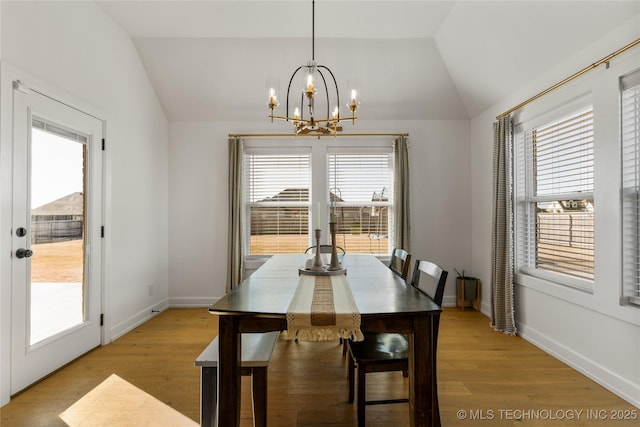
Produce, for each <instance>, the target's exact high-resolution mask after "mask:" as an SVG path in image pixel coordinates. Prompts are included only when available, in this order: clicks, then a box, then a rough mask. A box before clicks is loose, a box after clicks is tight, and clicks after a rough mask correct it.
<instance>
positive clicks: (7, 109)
mask: <svg viewBox="0 0 640 427" xmlns="http://www.w3.org/2000/svg"><path fill="white" fill-rule="evenodd" d="M14 80H20V81H28V82H29V86H30V87H31V88H32V89H35V90H37V91H38V92H41V93H46V94H47V95H48V96H50V97H51V98H54V99H56V100H58V101H60V102H62V103H64V104H67V105H73V106H74V107H75V108H77V109H79V110H81V111H84V112H85V113H87V114H89V115H91V116H93V117H95V118H97V119H99V120H101V121H102V123H103V125H102V134H103V138H106V123H107V121H108V118H107V115H106V114H105V113H104V112H103V111H101V110H99V109H97V108H96V107H95V106H92V105H89V104H87V103H86V102H85V101H83V100H81V99H78V98H75V97H74V96H72V95H70V94H68V93H65V92H64V91H61V90H59V89H58V88H56V87H54V86H52V85H50V84H48V83H46V82H44V81H42V80H41V79H39V78H38V77H35V76H33V75H31V74H29V73H26V72H24V71H22V70H20V69H19V68H17V67H15V66H13V65H12V64H8V63H7V62H6V61H0V253H6V254H9V253H10V252H11V247H12V238H11V237H10V234H11V225H12V207H11V200H12V188H13V182H12V169H11V164H12V159H13V153H12V132H13V130H12V126H13V125H12V123H13V108H12V99H13V94H12V91H13V87H12V82H13V81H14ZM108 163H109V162H108V161H107V156H106V155H104V154H103V155H102V187H103V188H102V209H103V212H102V219H103V224H104V225H105V226H106V227H107V228H108V226H109V221H110V218H109V215H108V204H107V203H108V202H109V200H110V197H109V196H108V193H107V191H110V185H109V184H108V181H107V179H108V177H109V175H110V174H109V173H108V169H107V166H108ZM101 245H102V272H101V280H100V282H101V298H100V299H101V305H102V306H101V312H102V313H104V315H105V322H104V327H103V328H102V331H101V337H100V343H101V345H105V344H106V343H108V342H110V340H111V338H110V336H109V333H108V331H109V330H110V328H109V327H108V325H109V316H108V304H107V295H108V292H107V289H106V286H105V283H106V265H107V260H108V250H109V246H110V245H109V244H108V243H107V239H101ZM11 263H12V259H11V257H9V256H6V257H0V344H1V345H0V406H2V405H5V404H6V403H8V402H9V400H10V395H11V391H10V387H11V352H12V346H11V317H12V307H11V284H12V281H11Z"/></svg>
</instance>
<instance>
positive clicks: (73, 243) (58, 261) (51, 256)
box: [31, 240, 83, 283]
mask: <svg viewBox="0 0 640 427" xmlns="http://www.w3.org/2000/svg"><path fill="white" fill-rule="evenodd" d="M31 249H32V250H33V256H32V257H31V281H32V282H44V283H48V282H51V283H59V282H82V275H83V268H82V266H83V263H82V259H83V256H82V253H83V249H82V240H68V241H64V242H56V243H39V244H36V245H32V246H31Z"/></svg>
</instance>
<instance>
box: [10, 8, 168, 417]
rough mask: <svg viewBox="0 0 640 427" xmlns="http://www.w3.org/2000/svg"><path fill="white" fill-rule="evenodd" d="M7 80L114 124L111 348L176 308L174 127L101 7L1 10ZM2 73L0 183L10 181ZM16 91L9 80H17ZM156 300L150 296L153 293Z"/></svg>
mask: <svg viewBox="0 0 640 427" xmlns="http://www.w3.org/2000/svg"><path fill="white" fill-rule="evenodd" d="M0 10H1V17H2V23H1V29H2V33H0V40H1V41H2V45H1V52H2V64H3V73H4V71H5V70H6V69H7V67H10V68H11V69H12V70H15V72H13V71H12V73H13V74H14V75H17V76H22V78H23V79H24V80H25V82H27V83H28V82H29V80H30V79H37V80H39V81H41V82H43V84H44V86H45V88H50V89H51V91H53V92H55V93H56V94H64V95H63V96H64V97H65V98H67V99H75V100H78V102H79V103H81V104H83V105H82V106H88V107H89V108H90V109H93V110H94V111H98V112H99V114H100V115H101V116H102V117H101V118H103V119H105V120H106V138H107V161H106V172H105V226H106V236H105V267H106V269H105V271H104V277H105V281H104V283H103V288H104V295H105V298H103V307H104V309H105V310H104V312H105V323H106V328H105V332H104V335H105V339H106V341H107V342H108V341H109V340H111V339H113V338H114V337H118V336H119V335H121V334H122V333H124V332H126V331H127V330H129V329H131V328H133V327H135V326H136V325H137V324H139V323H141V322H143V321H144V320H146V319H148V318H150V317H151V315H152V314H151V309H152V308H160V307H164V306H166V304H167V301H168V281H167V278H168V256H167V247H168V160H167V156H168V123H167V120H166V117H165V115H164V113H163V111H162V109H161V107H160V104H159V102H158V99H157V97H156V95H155V92H154V90H153V88H152V87H151V84H150V82H149V79H148V77H147V74H146V72H145V70H144V68H143V66H142V64H141V61H140V59H139V57H138V54H137V51H136V49H135V47H134V45H133V43H132V41H131V39H130V37H129V36H128V35H127V34H126V33H125V32H124V31H123V30H122V29H121V28H120V27H118V26H116V25H115V24H114V23H113V21H112V20H111V19H110V18H109V17H107V16H106V15H105V14H104V13H103V12H102V10H101V9H100V8H99V7H98V6H96V5H95V3H93V2H5V1H3V2H0ZM5 77H7V76H5V75H4V74H3V82H4V85H3V86H2V92H1V93H0V99H1V101H2V110H1V113H2V118H3V122H2V126H3V129H2V132H3V133H2V141H1V145H0V161H1V163H0V165H1V167H2V168H1V170H0V174H1V176H2V181H3V182H7V179H10V170H8V167H7V166H8V165H10V161H8V159H7V158H6V155H5V156H4V158H3V154H4V153H6V152H7V147H8V146H7V144H10V143H11V141H10V137H9V138H7V137H6V135H7V129H6V128H7V124H8V123H10V118H7V113H8V112H7V108H6V106H7V105H9V108H8V110H10V105H11V104H10V102H11V101H10V100H11V88H10V86H7V78H5ZM9 84H10V80H9ZM7 120H9V121H7ZM0 191H1V194H0V196H1V200H0V228H1V230H2V232H1V233H0V236H1V237H0V248H2V249H3V253H8V252H7V248H9V247H10V246H9V245H10V243H9V242H8V236H9V235H10V233H9V230H10V227H11V224H10V221H8V218H10V215H8V214H10V212H11V211H10V206H9V203H10V197H11V194H10V192H9V191H7V187H6V186H4V185H3V187H2V188H1V189H0ZM8 262H9V261H8V257H3V258H2V260H1V261H0V263H1V265H0V271H1V272H2V273H0V274H1V276H0V306H1V308H2V323H1V325H2V329H1V330H0V341H1V343H2V346H1V347H2V353H1V356H0V365H1V366H0V403H1V404H4V403H6V402H7V401H8V398H9V385H8V384H9V376H8V374H9V359H8V358H7V357H5V356H6V355H7V354H10V353H8V350H7V349H9V348H10V345H11V342H10V336H9V331H10V328H9V326H8V324H7V319H10V312H11V306H10V298H9V295H10V294H9V292H10V285H11V283H10V276H8V275H7V274H6V272H8V271H9V270H10V265H9V263H8ZM150 284H151V285H153V288H154V294H153V296H149V285H150Z"/></svg>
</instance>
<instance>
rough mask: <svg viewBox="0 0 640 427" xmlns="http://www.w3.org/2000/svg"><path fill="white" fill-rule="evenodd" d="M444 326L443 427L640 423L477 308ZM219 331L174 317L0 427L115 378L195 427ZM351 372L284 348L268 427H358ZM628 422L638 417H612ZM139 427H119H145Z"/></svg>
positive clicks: (379, 385)
mask: <svg viewBox="0 0 640 427" xmlns="http://www.w3.org/2000/svg"><path fill="white" fill-rule="evenodd" d="M440 328H441V329H440V341H439V350H438V383H439V397H440V412H441V417H442V425H443V426H445V427H448V426H467V427H472V426H536V427H537V426H572V427H573V426H576V427H577V426H589V427H591V426H593V427H596V426H597V427H606V426H621V427H622V426H625V427H626V426H634V427H637V426H638V424H639V421H638V419H639V418H640V410H639V409H638V408H635V407H633V406H631V405H629V404H628V403H626V402H625V401H623V400H622V399H620V398H618V397H616V396H615V395H613V394H612V393H610V392H608V391H607V390H605V389H604V388H603V387H601V386H599V385H597V384H596V383H594V382H593V381H591V380H589V379H587V378H586V377H584V376H583V375H581V374H579V373H578V372H576V371H575V370H573V369H571V368H569V367H567V366H566V365H564V364H563V363H561V362H559V361H558V360H556V359H554V358H553V357H551V356H549V355H547V354H545V353H544V352H542V351H540V350H538V349H537V348H536V347H534V346H533V345H531V344H529V343H527V342H526V341H524V340H523V339H521V338H519V337H511V336H506V335H503V334H500V333H497V332H494V331H493V330H492V329H491V328H490V327H489V325H488V319H487V318H486V317H484V316H483V315H482V314H480V313H478V312H476V311H473V310H466V311H464V312H462V311H459V310H457V309H453V308H451V309H445V311H444V313H443V316H442V321H441V326H440ZM216 332H217V318H216V317H215V316H213V315H210V314H208V312H207V311H206V309H170V310H167V311H165V312H163V313H161V314H159V315H158V316H157V317H155V318H154V319H152V320H151V321H149V322H147V323H145V324H144V325H142V326H140V327H139V328H137V329H135V330H134V331H132V332H130V333H129V334H127V335H125V336H123V337H122V338H120V339H118V340H116V341H115V342H113V343H111V344H109V345H107V346H105V347H101V348H98V349H96V350H94V351H92V352H90V353H89V354H87V355H85V356H83V357H82V358H80V359H78V360H77V361H75V362H73V363H72V364H70V365H69V366H67V367H65V368H64V369H62V370H60V371H58V372H56V373H55V374H54V375H52V376H50V377H49V378H47V379H45V380H43V381H41V382H40V383H39V384H37V385H36V386H34V387H32V388H30V389H28V390H27V391H25V392H23V393H21V394H20V395H18V396H16V397H14V398H13V399H12V400H11V402H10V403H9V404H8V405H6V406H4V407H3V408H1V409H0V425H2V427H14V426H25V427H26V426H28V427H35V426H46V427H52V426H64V425H65V423H64V422H63V421H62V420H61V419H60V418H59V415H60V414H61V413H62V412H63V411H65V410H66V409H67V408H69V407H70V406H71V405H73V404H74V403H75V402H76V401H77V400H79V399H80V398H82V397H83V396H84V395H85V394H86V393H88V392H89V391H91V390H92V389H94V388H95V387H96V386H98V385H99V384H101V383H102V382H103V381H104V380H105V379H107V378H108V377H110V376H111V375H112V374H116V375H118V376H119V377H120V378H122V379H124V380H125V381H127V382H129V383H130V384H132V385H133V386H135V387H137V388H139V389H141V390H143V391H144V392H146V393H148V394H150V395H152V396H154V397H155V398H157V399H158V400H160V401H161V402H164V403H165V404H166V405H168V406H169V407H171V408H173V409H175V410H177V411H178V412H180V413H182V414H184V415H186V416H187V417H189V418H191V419H192V420H195V421H197V420H199V370H198V368H196V367H195V366H194V365H193V361H194V359H195V358H196V357H197V356H198V354H200V352H201V351H202V349H204V347H205V346H206V345H207V344H208V343H209V342H210V340H211V339H212V338H213V337H214V336H215V334H216ZM345 369H346V361H345V359H343V358H342V357H341V347H340V345H339V344H338V343H337V342H327V343H309V342H298V343H295V342H288V341H282V340H281V341H280V342H279V343H278V345H277V346H276V349H275V351H274V355H273V358H272V362H271V364H270V366H269V396H268V398H269V404H268V410H269V414H268V416H269V425H270V426H283V427H288V426H297V427H303V426H304V427H311V426H354V425H355V419H356V417H355V408H354V407H353V405H349V404H348V403H347V388H346V386H347V384H346V370H345ZM369 378H370V379H369V380H368V381H369V383H368V385H369V386H370V387H369V388H368V389H369V390H370V392H371V394H370V397H371V398H373V397H374V396H373V394H378V395H381V394H383V393H384V394H385V396H388V395H390V394H394V393H395V394H396V395H401V394H403V393H404V391H403V388H404V387H406V379H404V378H402V375H401V374H399V373H394V374H373V376H370V377H369ZM242 385H243V406H242V426H243V427H244V426H251V425H252V422H251V413H250V395H249V390H248V389H249V383H248V378H243V382H242ZM102 404H109V402H106V401H105V402H103V403H102ZM625 411H626V412H625ZM618 414H619V415H622V416H624V415H628V416H629V417H633V416H634V414H635V418H636V419H635V420H626V421H624V420H622V421H619V420H612V417H613V416H615V415H618ZM605 417H606V419H605ZM97 421H98V420H96V422H97ZM129 421H130V424H126V423H125V424H118V425H132V426H137V425H142V424H140V423H139V422H137V421H136V420H134V419H130V420H129ZM367 421H368V423H367V425H370V426H403V425H408V409H407V406H406V404H397V405H382V406H369V407H367ZM96 425H99V424H98V423H96ZM103 425H105V424H103Z"/></svg>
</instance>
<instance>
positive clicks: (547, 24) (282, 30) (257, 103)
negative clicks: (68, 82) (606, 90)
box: [98, 0, 640, 121]
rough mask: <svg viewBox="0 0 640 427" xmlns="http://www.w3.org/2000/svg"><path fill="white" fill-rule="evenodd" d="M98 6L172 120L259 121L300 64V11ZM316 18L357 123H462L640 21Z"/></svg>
mask: <svg viewBox="0 0 640 427" xmlns="http://www.w3.org/2000/svg"><path fill="white" fill-rule="evenodd" d="M98 3H99V4H100V6H101V7H102V8H103V9H104V11H105V12H106V13H107V14H109V15H110V16H111V17H112V18H113V20H114V21H116V22H117V23H118V24H120V25H121V26H122V27H123V28H124V29H125V30H126V31H127V32H128V33H129V34H130V35H131V37H132V38H133V40H134V43H135V45H136V47H137V49H138V52H139V53H140V57H141V59H142V62H143V64H144V66H145V67H146V69H147V72H148V74H149V77H150V79H151V82H152V84H153V85H154V87H155V89H156V92H157V93H158V96H159V98H160V101H161V103H162V105H163V108H164V109H165V112H166V114H167V116H168V118H169V120H172V121H173V120H231V121H234V120H252V121H259V120H264V119H265V118H266V115H267V109H266V99H265V81H266V78H267V77H270V76H278V77H279V78H280V90H281V91H286V84H287V83H288V80H289V77H290V76H291V74H292V73H293V71H294V70H295V69H296V68H297V67H298V66H300V65H303V64H305V63H306V62H307V61H308V60H309V59H311V1H302V0H296V1H294V0H288V1H269V0H254V1H248V0H235V1H218V0H201V1H186V0H169V1H167V0H164V1H141V0H137V1H99V2H98ZM315 9H316V25H315V33H316V43H315V57H316V60H317V61H318V63H319V64H322V65H326V66H328V67H329V68H331V70H332V71H333V73H334V74H335V75H336V78H337V80H338V83H339V85H340V90H341V93H346V89H347V88H346V83H347V80H348V79H351V78H357V79H358V80H359V82H360V89H361V91H360V93H361V102H362V105H361V108H360V110H359V116H360V117H361V118H362V119H364V118H366V119H373V120H376V119H411V120H412V119H415V120H424V119H466V118H471V117H474V116H475V115H477V114H479V113H481V112H482V111H484V110H485V109H487V108H488V107H490V106H491V105H493V104H495V103H496V102H498V101H499V100H501V99H503V98H505V97H506V96H507V95H508V94H509V93H511V92H513V91H515V90H517V89H518V88H520V87H522V86H524V85H525V84H527V83H528V82H531V81H534V80H535V79H536V78H537V77H539V76H540V75H541V74H542V73H544V72H545V71H547V70H548V69H549V68H551V67H553V66H554V65H556V64H558V63H559V62H560V61H561V60H562V59H563V58H565V57H567V56H570V55H571V54H573V53H574V52H576V51H579V50H581V49H583V48H584V47H586V46H589V45H590V44H592V43H594V42H596V41H597V40H598V39H600V38H601V37H602V36H603V35H605V34H607V33H608V32H610V31H612V30H613V29H615V28H616V27H618V26H620V25H622V24H624V23H625V22H627V21H629V20H631V19H633V18H634V17H637V16H640V0H633V1H611V0H605V1H575V0H573V1H493V2H488V1H418V0H414V1H401V0H387V1H361V0H342V1H329V0H326V1H325V0H317V1H316V5H315ZM638 33H639V34H638V37H640V29H639V31H638ZM629 41H631V40H629ZM606 53H609V52H606ZM597 59H599V58H593V60H594V61H595V60H597ZM584 65H585V66H586V65H588V64H584ZM575 71H577V70H575ZM343 96H344V95H343ZM281 98H282V96H281ZM280 108H284V106H281V107H280Z"/></svg>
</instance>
